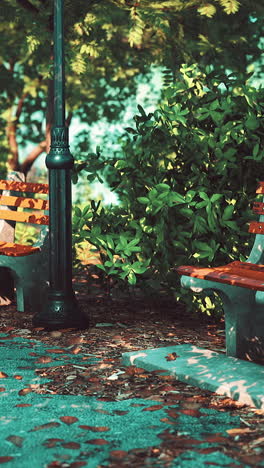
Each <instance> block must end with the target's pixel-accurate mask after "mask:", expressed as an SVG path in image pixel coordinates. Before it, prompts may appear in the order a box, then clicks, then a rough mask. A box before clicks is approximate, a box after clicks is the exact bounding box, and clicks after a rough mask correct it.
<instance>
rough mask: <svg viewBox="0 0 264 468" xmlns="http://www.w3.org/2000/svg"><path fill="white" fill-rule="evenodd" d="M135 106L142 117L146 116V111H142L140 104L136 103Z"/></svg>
mask: <svg viewBox="0 0 264 468" xmlns="http://www.w3.org/2000/svg"><path fill="white" fill-rule="evenodd" d="M137 108H138V110H139V112H140V114H141V115H142V116H143V117H146V112H145V111H144V109H143V107H142V106H141V105H140V104H138V106H137Z"/></svg>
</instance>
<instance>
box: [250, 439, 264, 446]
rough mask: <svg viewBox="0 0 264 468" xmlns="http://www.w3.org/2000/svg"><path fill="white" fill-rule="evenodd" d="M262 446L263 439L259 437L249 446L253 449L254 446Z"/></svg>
mask: <svg viewBox="0 0 264 468" xmlns="http://www.w3.org/2000/svg"><path fill="white" fill-rule="evenodd" d="M262 444H264V437H259V438H258V439H256V440H253V442H251V443H250V445H251V446H253V447H255V445H262Z"/></svg>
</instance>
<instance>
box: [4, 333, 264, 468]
mask: <svg viewBox="0 0 264 468" xmlns="http://www.w3.org/2000/svg"><path fill="white" fill-rule="evenodd" d="M0 338H1V339H0V352H1V354H0V355H1V364H0V366H1V367H0V371H1V374H0V375H1V377H2V378H1V379H0V389H1V391H0V464H3V465H4V466H6V467H8V468H9V467H10V468H55V467H61V468H67V467H69V468H78V467H81V466H87V467H89V468H93V467H99V466H108V465H111V466H119V465H120V461H118V460H119V458H118V457H120V456H122V457H124V455H125V454H123V453H120V452H118V451H125V452H127V451H130V450H133V449H140V448H146V447H155V446H159V445H160V444H161V443H162V441H163V440H164V439H166V440H170V439H171V441H172V443H174V442H173V440H174V439H175V434H176V433H177V434H178V436H179V439H178V440H182V441H183V442H182V443H183V444H184V447H185V449H186V450H185V451H184V452H183V453H179V456H178V457H177V458H176V459H175V460H174V461H173V462H172V464H170V465H169V466H173V467H174V466H175V467H182V468H199V467H207V466H209V465H211V464H213V465H214V466H223V467H224V466H238V467H241V466H242V465H241V464H240V463H238V462H236V461H235V460H233V459H232V458H230V457H229V456H227V455H225V454H224V453H223V450H222V448H223V441H221V435H223V436H224V437H226V436H227V434H226V430H227V429H228V428H230V427H239V426H240V421H239V418H238V417H237V416H235V417H234V416H231V415H230V413H228V412H221V411H216V410H213V409H201V410H200V413H201V415H200V417H199V418H197V417H192V416H190V415H186V414H181V413H179V414H178V416H177V419H176V421H174V424H173V425H171V424H169V423H168V421H169V420H173V418H168V413H167V411H166V410H168V409H171V410H177V408H178V406H177V405H174V406H166V405H157V402H156V401H151V400H144V399H128V400H123V401H102V400H100V399H97V398H96V396H94V397H91V396H87V397H86V396H70V395H57V394H56V395H53V394H48V395H44V394H37V393H33V392H30V393H27V391H25V390H24V389H25V388H27V389H30V388H31V389H32V387H30V386H32V385H33V389H34V391H37V389H38V385H39V384H40V383H44V382H45V380H44V379H43V378H39V377H38V376H37V375H36V373H35V372H34V371H35V369H36V368H41V367H46V366H59V365H62V364H63V362H65V363H69V362H72V363H74V364H76V365H82V366H87V367H89V364H94V363H95V362H96V358H95V357H94V356H91V355H90V356H89V355H83V354H81V353H80V354H78V355H74V354H70V353H67V352H66V351H65V354H64V353H63V354H62V353H56V347H53V348H52V351H50V350H51V348H50V345H49V346H45V345H44V344H43V343H41V342H38V341H35V340H31V339H25V338H23V339H22V338H13V339H5V338H7V336H5V335H4V334H1V335H0ZM58 350H59V348H58ZM45 357H46V361H48V360H49V359H48V358H50V357H51V358H52V361H51V362H49V363H47V362H45V363H40V362H39V361H41V360H43V361H45ZM83 358H84V359H85V360H84V359H83ZM164 418H165V421H161V420H162V419H164ZM214 434H216V437H215V440H214V437H213V438H212V435H214ZM218 440H219V441H220V442H219V441H218ZM218 447H219V450H218ZM210 448H211V450H210ZM210 452H211V453H210ZM122 459H123V458H122ZM125 466H128V465H125ZM138 466H149V467H163V466H168V465H166V464H165V461H163V460H162V459H157V458H155V457H154V456H153V455H152V454H151V452H150V455H149V460H148V464H147V465H145V464H144V465H138ZM243 466H245V467H246V466H247V465H243ZM260 466H264V464H263V465H260Z"/></svg>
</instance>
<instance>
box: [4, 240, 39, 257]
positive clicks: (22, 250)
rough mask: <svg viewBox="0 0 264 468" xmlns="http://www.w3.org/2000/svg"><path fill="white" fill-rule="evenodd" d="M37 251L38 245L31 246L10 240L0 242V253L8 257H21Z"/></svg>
mask: <svg viewBox="0 0 264 468" xmlns="http://www.w3.org/2000/svg"><path fill="white" fill-rule="evenodd" d="M39 251H40V248H39V247H32V246H31V245H21V244H13V243H12V242H0V255H6V256H8V257H22V256H24V255H31V254H33V253H35V252H39Z"/></svg>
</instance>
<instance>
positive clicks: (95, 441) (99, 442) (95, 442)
mask: <svg viewBox="0 0 264 468" xmlns="http://www.w3.org/2000/svg"><path fill="white" fill-rule="evenodd" d="M85 443H86V444H92V445H106V444H109V443H110V442H108V441H107V440H105V439H90V440H86V441H85Z"/></svg>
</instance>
